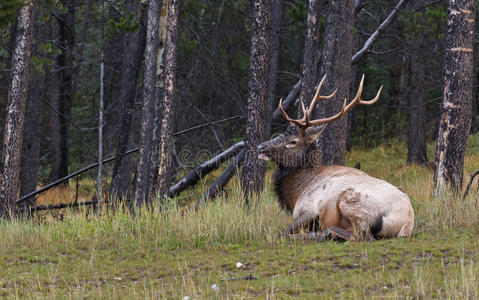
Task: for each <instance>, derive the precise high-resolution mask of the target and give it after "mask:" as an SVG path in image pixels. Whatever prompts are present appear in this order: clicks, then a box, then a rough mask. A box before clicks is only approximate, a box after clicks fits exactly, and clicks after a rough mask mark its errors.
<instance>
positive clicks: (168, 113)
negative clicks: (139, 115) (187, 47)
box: [158, 0, 180, 200]
mask: <svg viewBox="0 0 479 300" xmlns="http://www.w3.org/2000/svg"><path fill="white" fill-rule="evenodd" d="M179 6H180V3H179V0H168V17H167V24H168V25H167V34H166V59H165V81H164V82H165V94H164V97H163V102H162V105H161V116H162V119H161V123H160V127H159V133H160V136H159V151H158V152H159V154H160V159H159V162H158V192H159V196H160V199H161V200H163V198H164V197H165V196H167V194H168V185H169V182H170V180H169V178H168V174H169V170H168V169H169V168H170V166H171V163H172V149H173V137H172V135H171V134H172V133H173V132H172V130H173V116H174V109H175V102H176V101H175V97H176V93H175V88H176V66H177V55H178V50H177V48H178V18H179Z"/></svg>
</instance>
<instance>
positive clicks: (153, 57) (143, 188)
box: [135, 0, 161, 204]
mask: <svg viewBox="0 0 479 300" xmlns="http://www.w3.org/2000/svg"><path fill="white" fill-rule="evenodd" d="M160 7H161V4H160V1H159V0H151V1H149V3H148V17H147V19H148V21H147V34H146V48H145V75H144V79H143V80H144V85H143V115H142V121H141V133H140V134H141V136H140V151H139V154H138V165H137V170H136V183H135V184H136V187H135V199H136V201H137V203H139V204H142V203H143V202H145V201H146V202H149V201H148V200H149V190H150V187H149V183H150V164H151V163H152V161H151V159H152V158H153V157H152V155H153V151H152V150H153V148H152V146H153V145H152V138H153V130H154V123H153V121H154V110H155V102H156V101H157V97H156V71H157V58H158V32H159V28H158V23H159V19H160Z"/></svg>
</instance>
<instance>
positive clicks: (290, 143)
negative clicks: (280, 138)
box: [286, 140, 298, 147]
mask: <svg viewBox="0 0 479 300" xmlns="http://www.w3.org/2000/svg"><path fill="white" fill-rule="evenodd" d="M297 143H298V141H297V140H292V141H289V142H288V143H287V144H286V147H294V146H296V144H297Z"/></svg>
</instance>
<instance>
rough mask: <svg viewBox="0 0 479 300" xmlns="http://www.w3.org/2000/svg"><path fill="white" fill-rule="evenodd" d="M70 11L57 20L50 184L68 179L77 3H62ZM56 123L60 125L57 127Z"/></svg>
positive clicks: (66, 1)
mask: <svg viewBox="0 0 479 300" xmlns="http://www.w3.org/2000/svg"><path fill="white" fill-rule="evenodd" d="M61 2H62V5H63V6H65V7H66V9H67V11H66V12H65V13H63V14H61V15H60V17H59V18H57V20H58V23H59V35H60V37H59V41H58V45H59V47H60V51H61V52H60V54H59V55H58V57H57V66H56V67H57V68H58V70H57V72H58V84H59V94H58V98H57V103H56V105H55V109H56V112H54V113H53V117H54V119H56V120H54V124H55V126H54V127H53V128H52V129H53V130H54V131H53V133H52V134H53V137H52V143H53V144H52V146H53V149H54V151H53V153H54V156H53V158H52V168H51V171H50V180H51V181H54V180H56V179H59V178H62V177H65V176H67V175H68V150H69V145H68V142H69V135H70V133H69V131H70V117H71V105H72V101H73V96H74V95H73V94H74V90H73V84H72V83H73V73H74V65H73V60H74V58H73V54H72V52H73V48H74V46H75V32H74V28H75V0H61ZM55 122H56V123H55Z"/></svg>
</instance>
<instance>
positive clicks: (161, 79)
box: [148, 0, 168, 190]
mask: <svg viewBox="0 0 479 300" xmlns="http://www.w3.org/2000/svg"><path fill="white" fill-rule="evenodd" d="M167 15H168V1H166V0H163V1H162V5H161V14H160V23H159V38H158V56H157V59H156V78H157V86H156V100H155V106H154V118H153V137H152V140H151V145H152V149H151V152H152V155H151V161H150V162H151V163H150V170H149V172H150V175H149V183H148V186H149V187H150V190H153V186H154V185H155V182H156V180H157V179H158V161H159V160H160V155H159V153H158V151H159V144H158V141H159V140H160V126H161V124H160V120H161V119H162V116H161V112H162V108H161V105H162V99H163V96H164V93H165V61H166V52H165V49H166V36H167V25H168V22H167Z"/></svg>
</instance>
